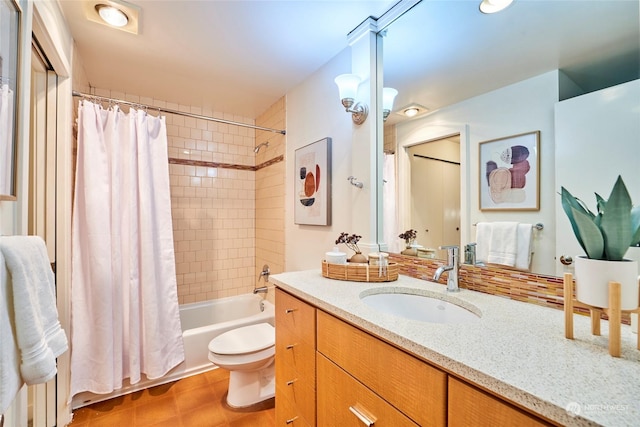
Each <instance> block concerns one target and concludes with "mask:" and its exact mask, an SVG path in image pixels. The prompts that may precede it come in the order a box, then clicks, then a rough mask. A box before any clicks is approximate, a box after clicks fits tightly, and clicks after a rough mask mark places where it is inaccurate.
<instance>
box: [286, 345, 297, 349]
mask: <svg viewBox="0 0 640 427" xmlns="http://www.w3.org/2000/svg"><path fill="white" fill-rule="evenodd" d="M297 345H298V344H289V345H288V346H287V347H286V349H287V350H293V347H295V346H297Z"/></svg>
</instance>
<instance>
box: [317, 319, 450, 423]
mask: <svg viewBox="0 0 640 427" xmlns="http://www.w3.org/2000/svg"><path fill="white" fill-rule="evenodd" d="M317 348H318V352H320V353H322V354H323V355H325V356H326V357H327V358H329V359H330V360H332V361H333V362H335V363H336V364H337V365H339V366H340V367H341V368H342V369H344V370H345V371H347V372H348V373H349V374H350V375H352V376H353V377H355V378H356V379H357V380H358V381H360V382H361V383H363V384H364V385H366V386H367V387H368V388H370V389H371V390H373V391H374V392H375V393H376V394H378V395H379V396H381V397H382V398H383V399H385V400H386V401H387V402H389V403H390V404H392V405H393V406H395V407H396V408H398V409H400V410H401V411H402V412H403V413H405V414H406V415H407V416H409V417H410V418H411V419H412V420H414V421H415V422H416V423H418V424H420V425H423V426H444V425H446V416H447V410H446V403H447V397H446V396H447V374H445V373H444V372H442V371H440V370H439V369H436V368H434V367H433V366H430V365H429V364H427V363H425V362H423V361H422V360H419V359H417V358H416V357H414V356H412V355H410V354H407V353H405V352H403V351H401V350H399V349H397V348H395V347H393V346H392V345H390V344H387V343H385V342H383V341H382V340H380V339H378V338H376V337H374V336H372V335H369V334H368V333H366V332H364V331H362V330H360V329H358V328H355V327H353V326H351V325H349V324H347V323H345V322H343V321H341V320H339V319H337V318H335V317H333V316H331V315H329V314H327V313H324V312H322V311H320V310H318V345H317ZM320 379H321V376H320V374H318V383H319V381H320ZM319 388H320V385H319V384H318V389H319ZM318 425H321V424H318ZM327 425H329V424H327ZM376 425H377V424H376Z"/></svg>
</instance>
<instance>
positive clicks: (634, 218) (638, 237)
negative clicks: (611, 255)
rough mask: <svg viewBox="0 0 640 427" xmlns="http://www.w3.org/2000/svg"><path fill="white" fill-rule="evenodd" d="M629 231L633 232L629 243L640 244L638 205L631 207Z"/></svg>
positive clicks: (639, 212) (639, 207) (639, 211)
mask: <svg viewBox="0 0 640 427" xmlns="http://www.w3.org/2000/svg"><path fill="white" fill-rule="evenodd" d="M631 232H632V233H633V239H631V245H632V246H637V245H638V244H640V206H634V208H633V209H631Z"/></svg>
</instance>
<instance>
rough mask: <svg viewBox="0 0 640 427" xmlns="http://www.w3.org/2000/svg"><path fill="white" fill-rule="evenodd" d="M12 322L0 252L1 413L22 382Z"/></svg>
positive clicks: (10, 296)
mask: <svg viewBox="0 0 640 427" xmlns="http://www.w3.org/2000/svg"><path fill="white" fill-rule="evenodd" d="M14 330H15V325H14V322H13V294H12V292H11V276H9V272H8V271H7V267H6V266H5V263H4V257H3V256H2V252H0V414H3V413H4V412H5V411H6V410H7V408H8V407H9V405H11V402H13V400H14V399H15V397H16V395H17V394H18V391H20V388H21V387H22V385H23V384H24V381H22V377H21V376H20V355H19V354H18V345H17V343H16V339H15V334H14V332H13V331H14Z"/></svg>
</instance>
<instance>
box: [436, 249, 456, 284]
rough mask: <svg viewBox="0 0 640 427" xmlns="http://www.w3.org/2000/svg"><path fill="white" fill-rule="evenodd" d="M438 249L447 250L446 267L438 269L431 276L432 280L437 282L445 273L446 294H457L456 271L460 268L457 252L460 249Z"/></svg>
mask: <svg viewBox="0 0 640 427" xmlns="http://www.w3.org/2000/svg"><path fill="white" fill-rule="evenodd" d="M440 249H446V250H447V265H442V266H440V267H438V269H437V270H436V272H435V273H434V274H433V280H434V281H437V280H438V279H440V276H441V275H442V273H444V272H445V271H447V272H448V273H449V274H448V275H447V292H458V291H459V290H460V288H459V287H458V269H459V268H460V262H459V255H458V252H459V250H460V248H459V247H458V246H440Z"/></svg>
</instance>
